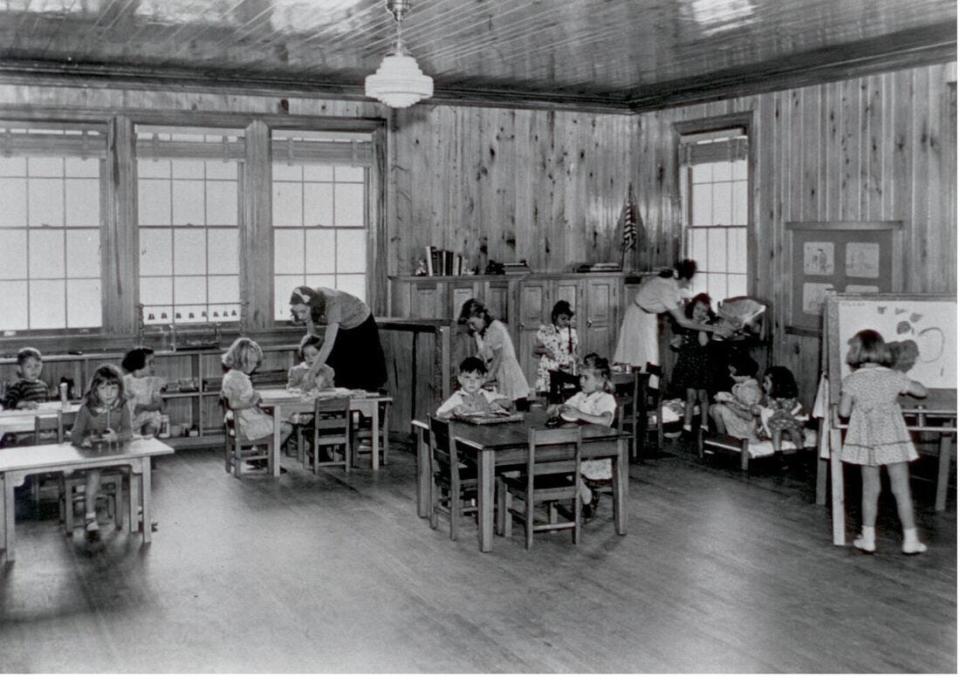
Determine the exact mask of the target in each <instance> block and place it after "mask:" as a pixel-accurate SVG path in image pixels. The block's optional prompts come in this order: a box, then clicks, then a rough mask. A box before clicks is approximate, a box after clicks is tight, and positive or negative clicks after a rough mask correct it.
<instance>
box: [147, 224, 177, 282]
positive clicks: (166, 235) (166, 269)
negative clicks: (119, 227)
mask: <svg viewBox="0 0 960 683" xmlns="http://www.w3.org/2000/svg"><path fill="white" fill-rule="evenodd" d="M172 240H173V231H172V230H170V229H169V228H167V229H156V228H153V229H143V228H141V229H140V274H141V275H171V274H172V273H173V241H172ZM142 289H143V287H141V290H142ZM140 295H141V298H142V297H143V292H142V291H141V292H140Z"/></svg>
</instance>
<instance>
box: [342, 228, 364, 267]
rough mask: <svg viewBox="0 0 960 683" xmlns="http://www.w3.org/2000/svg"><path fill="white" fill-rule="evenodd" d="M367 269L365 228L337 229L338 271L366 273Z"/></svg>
mask: <svg viewBox="0 0 960 683" xmlns="http://www.w3.org/2000/svg"><path fill="white" fill-rule="evenodd" d="M366 270H367V233H366V231H365V230H338V231H337V272H338V273H364V272H366Z"/></svg>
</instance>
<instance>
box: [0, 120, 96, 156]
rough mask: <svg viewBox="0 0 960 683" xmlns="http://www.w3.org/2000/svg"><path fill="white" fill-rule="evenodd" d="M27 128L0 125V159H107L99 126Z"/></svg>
mask: <svg viewBox="0 0 960 683" xmlns="http://www.w3.org/2000/svg"><path fill="white" fill-rule="evenodd" d="M30 125H32V127H28V124H22V123H17V122H12V121H0V156H30V157H80V158H81V159H103V158H105V157H106V155H107V136H106V129H105V128H104V127H102V126H83V125H80V126H76V127H75V126H69V127H66V126H64V127H59V126H47V125H43V124H40V125H42V126H43V127H42V128H41V127H38V124H36V123H33V124H30Z"/></svg>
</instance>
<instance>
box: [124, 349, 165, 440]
mask: <svg viewBox="0 0 960 683" xmlns="http://www.w3.org/2000/svg"><path fill="white" fill-rule="evenodd" d="M120 365H121V367H123V369H124V371H125V372H126V373H127V374H125V375H124V376H123V384H124V392H125V394H126V396H127V405H129V406H130V414H131V416H132V421H131V425H132V427H133V431H134V433H135V434H158V433H160V425H161V423H162V422H163V416H162V415H161V414H160V409H161V408H162V407H163V397H162V396H161V395H160V384H161V380H160V378H158V377H154V376H153V369H154V358H153V349H151V348H150V347H149V346H138V347H136V348H134V349H131V350H129V351H127V355H125V356H124V357H123V361H121V363H120Z"/></svg>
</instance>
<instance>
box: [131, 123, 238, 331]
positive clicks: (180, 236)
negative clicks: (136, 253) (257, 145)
mask: <svg viewBox="0 0 960 683" xmlns="http://www.w3.org/2000/svg"><path fill="white" fill-rule="evenodd" d="M242 135H243V132H242V131H236V130H210V129H206V130H197V129H171V128H154V127H148V126H138V127H137V176H138V181H137V182H138V188H137V189H138V215H139V243H140V261H139V266H140V301H141V303H142V304H143V316H144V322H145V323H146V324H148V325H151V324H166V323H170V322H174V323H177V324H182V323H187V324H189V323H203V322H222V321H234V320H239V319H240V315H241V310H240V256H239V254H240V250H239V238H240V230H239V216H240V211H239V206H240V196H239V188H240V173H241V168H240V167H241V162H240V160H241V159H242V158H243V155H244V152H243V137H242Z"/></svg>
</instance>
